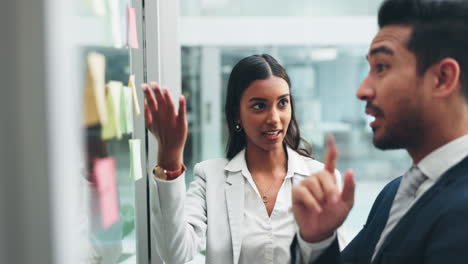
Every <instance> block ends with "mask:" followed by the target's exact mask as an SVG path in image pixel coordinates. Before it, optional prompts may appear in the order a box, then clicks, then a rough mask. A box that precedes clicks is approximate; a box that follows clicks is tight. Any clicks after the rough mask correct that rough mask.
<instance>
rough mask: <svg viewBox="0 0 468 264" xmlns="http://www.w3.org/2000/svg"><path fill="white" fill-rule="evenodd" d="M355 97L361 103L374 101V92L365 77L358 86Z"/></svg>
mask: <svg viewBox="0 0 468 264" xmlns="http://www.w3.org/2000/svg"><path fill="white" fill-rule="evenodd" d="M356 97H357V98H358V99H360V100H363V101H369V100H372V99H374V97H375V90H374V89H373V88H372V86H371V83H370V81H369V78H368V77H367V78H366V79H364V80H363V81H362V83H361V85H360V86H359V88H358V90H357V92H356Z"/></svg>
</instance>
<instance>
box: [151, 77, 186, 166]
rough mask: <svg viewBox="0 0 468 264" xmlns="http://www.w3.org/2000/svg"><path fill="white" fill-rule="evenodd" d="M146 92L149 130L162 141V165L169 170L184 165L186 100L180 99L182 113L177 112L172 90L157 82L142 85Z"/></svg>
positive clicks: (160, 156)
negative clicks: (170, 93) (171, 93)
mask: <svg viewBox="0 0 468 264" xmlns="http://www.w3.org/2000/svg"><path fill="white" fill-rule="evenodd" d="M142 87H143V90H144V93H145V121H146V128H147V129H148V130H149V131H151V133H152V134H153V135H154V136H155V137H156V140H157V141H158V165H159V166H161V167H162V168H164V169H166V170H170V171H173V170H178V169H180V167H181V166H182V154H183V151H184V146H185V141H186V140H187V117H186V101H185V97H184V96H183V95H181V96H180V98H179V111H178V113H176V112H175V107H174V103H173V102H172V99H171V96H170V95H169V91H168V90H167V89H166V88H163V89H161V88H160V87H159V85H158V84H157V83H155V82H151V83H150V85H148V84H146V83H145V84H143V85H142Z"/></svg>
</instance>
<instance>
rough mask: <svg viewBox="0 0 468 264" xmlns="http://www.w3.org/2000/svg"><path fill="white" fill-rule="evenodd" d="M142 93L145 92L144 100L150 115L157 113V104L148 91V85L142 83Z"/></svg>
mask: <svg viewBox="0 0 468 264" xmlns="http://www.w3.org/2000/svg"><path fill="white" fill-rule="evenodd" d="M141 87H142V88H143V91H144V92H145V100H146V103H147V105H148V107H149V110H150V112H151V113H156V112H157V111H158V102H157V101H156V99H155V98H154V95H153V93H152V92H151V91H150V88H149V87H148V84H146V83H144V84H142V85H141Z"/></svg>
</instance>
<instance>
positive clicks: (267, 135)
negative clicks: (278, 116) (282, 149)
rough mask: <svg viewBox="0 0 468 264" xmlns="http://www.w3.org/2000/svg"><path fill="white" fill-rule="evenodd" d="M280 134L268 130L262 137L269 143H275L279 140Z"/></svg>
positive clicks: (279, 132)
mask: <svg viewBox="0 0 468 264" xmlns="http://www.w3.org/2000/svg"><path fill="white" fill-rule="evenodd" d="M281 132H282V130H270V131H265V132H263V133H262V135H263V136H264V137H265V138H266V139H268V140H269V141H276V140H278V139H279V138H280V134H281Z"/></svg>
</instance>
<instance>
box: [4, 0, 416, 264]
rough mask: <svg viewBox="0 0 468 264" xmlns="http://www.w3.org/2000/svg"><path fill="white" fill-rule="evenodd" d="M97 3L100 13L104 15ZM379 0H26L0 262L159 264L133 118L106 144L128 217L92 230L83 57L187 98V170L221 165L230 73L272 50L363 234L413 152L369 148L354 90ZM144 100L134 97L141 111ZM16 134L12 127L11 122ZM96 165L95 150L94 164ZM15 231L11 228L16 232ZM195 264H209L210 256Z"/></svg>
mask: <svg viewBox="0 0 468 264" xmlns="http://www.w3.org/2000/svg"><path fill="white" fill-rule="evenodd" d="M90 3H101V4H102V3H104V4H105V5H104V6H105V10H107V11H106V12H104V13H102V12H101V13H100V12H95V11H96V10H95V9H93V8H90ZM380 3H381V0H353V1H348V0H329V1H315V0H312V1H311V0H297V1H288V2H285V1H279V0H269V1H267V0H255V1H250V0H249V1H248V0H180V1H175V0H159V1H140V0H115V1H114V0H80V1H71V0H69V1H63V0H34V1H33V0H17V1H8V3H7V4H6V7H5V8H4V9H3V10H2V14H3V15H2V16H1V17H2V18H1V19H2V22H3V23H0V24H2V32H3V34H2V35H3V36H6V37H5V40H4V44H2V45H4V48H3V49H2V57H5V58H6V61H7V62H8V63H6V64H4V65H3V66H2V67H3V68H2V73H3V74H4V75H2V78H3V79H4V80H5V82H4V86H3V88H2V92H3V95H4V96H2V97H1V98H2V104H1V105H2V111H1V112H2V120H3V119H4V120H6V121H4V122H3V124H5V126H3V128H2V129H1V130H0V131H1V133H2V134H1V135H2V136H1V137H0V138H1V139H0V140H2V156H1V162H2V175H3V177H2V187H1V191H0V206H1V207H0V209H1V211H2V215H1V217H0V237H2V239H1V240H0V263H32V262H35V263H127V264H130V263H141V264H146V263H152V264H157V263H161V260H160V259H159V258H158V256H157V252H155V249H154V244H153V246H152V243H154V241H153V240H152V238H151V234H150V232H149V226H148V223H149V212H148V206H149V203H150V202H151V201H149V196H148V192H147V191H148V189H147V187H148V177H151V174H149V173H148V172H150V171H151V169H152V167H153V165H154V162H155V160H156V153H157V151H156V150H157V146H156V144H155V142H154V140H153V139H152V137H151V135H149V137H148V135H147V133H146V131H145V129H144V121H143V119H142V116H141V115H139V116H136V115H135V117H134V127H135V129H134V131H133V132H132V133H128V134H126V135H124V136H123V137H122V138H119V139H117V138H115V139H112V140H107V141H105V142H101V143H102V144H104V145H105V154H102V153H99V155H101V154H102V155H108V156H112V157H114V158H115V159H116V163H117V167H116V184H117V195H118V197H117V198H118V200H117V201H118V207H119V220H118V221H116V222H115V223H114V224H113V225H112V226H111V227H109V228H101V227H96V225H93V224H92V223H93V222H94V221H95V219H94V218H95V217H96V215H95V212H94V211H93V204H94V203H95V202H96V201H95V200H93V199H97V198H93V197H94V196H93V195H95V189H93V188H94V187H93V185H92V183H90V182H89V181H88V179H87V178H86V177H85V175H86V174H87V172H86V165H85V164H86V156H87V155H89V153H90V152H89V151H90V150H89V142H90V139H93V138H94V136H95V134H93V133H96V131H95V130H94V128H83V126H82V123H81V121H82V112H83V98H82V96H83V89H84V88H83V86H84V80H85V75H86V58H87V54H89V53H90V52H98V53H100V54H102V55H103V56H105V58H106V70H105V79H106V82H107V81H111V80H113V81H121V82H122V83H124V84H126V82H127V81H128V77H129V75H131V74H134V75H135V78H136V86H137V88H139V85H140V83H141V82H147V81H151V80H156V81H159V82H160V83H162V84H163V85H164V86H166V87H169V88H170V91H171V95H172V96H173V98H176V97H177V95H178V94H180V93H183V94H184V95H185V96H186V97H187V99H188V119H189V138H188V142H187V144H186V150H185V153H184V159H185V163H186V164H187V167H188V168H189V173H188V174H187V175H188V177H187V184H188V183H189V182H190V181H191V180H192V178H191V176H190V175H191V169H192V168H193V165H194V164H195V163H197V162H199V161H202V160H205V159H209V158H215V157H221V156H224V150H225V143H226V135H227V131H226V127H225V120H224V113H223V108H224V97H225V92H226V85H227V80H228V77H229V74H230V71H231V69H232V67H233V66H234V65H235V64H236V63H237V61H239V60H240V59H241V58H243V57H245V56H249V55H252V54H261V53H268V54H270V55H272V56H274V57H275V58H276V59H277V60H278V61H279V62H280V63H281V64H282V65H283V66H285V68H286V70H287V71H288V73H289V75H290V77H291V81H292V93H293V96H294V98H295V101H296V106H297V107H296V115H297V118H298V121H299V124H300V126H301V132H302V135H303V137H304V138H305V139H306V140H308V141H309V142H310V143H312V146H313V155H314V156H315V157H316V158H317V159H318V160H320V161H322V159H323V153H324V142H325V136H326V135H327V134H330V133H331V134H333V135H335V138H336V140H337V143H338V147H339V150H340V154H339V161H338V169H339V170H340V171H341V172H342V173H344V171H345V170H346V169H347V168H353V169H354V171H355V174H356V179H357V191H356V202H355V207H354V209H353V210H352V212H351V215H350V216H349V217H348V219H347V220H346V222H345V224H344V229H343V230H344V231H345V232H346V235H347V237H348V239H352V237H353V236H354V235H355V234H356V233H357V232H358V231H359V229H360V228H361V227H362V224H363V223H364V221H365V219H366V217H367V214H368V212H369V210H370V206H371V205H372V202H373V201H374V199H375V197H376V195H377V194H378V192H379V191H380V190H381V189H382V187H383V186H384V185H385V183H386V182H388V181H389V180H390V179H392V178H394V177H397V176H398V175H400V174H402V172H403V171H405V170H406V169H407V168H408V167H409V166H410V164H409V159H408V157H407V154H406V153H405V152H404V151H385V152H383V151H379V150H377V149H375V148H374V147H373V146H372V140H371V138H372V131H371V130H370V128H369V126H368V123H369V118H368V117H367V116H366V115H365V114H364V103H363V102H360V101H359V100H357V99H356V97H355V92H356V89H357V88H358V86H359V84H360V82H361V81H362V80H363V78H364V76H365V75H366V74H367V72H368V70H369V68H368V65H367V61H366V59H365V55H366V53H367V49H368V46H369V43H370V42H371V40H372V37H373V35H374V34H375V33H376V32H377V25H376V24H377V21H376V12H377V9H378V6H379V4H380ZM127 6H132V7H134V8H135V9H136V14H137V17H136V20H137V32H138V38H139V40H138V41H139V44H140V45H139V48H138V49H128V48H127V47H126V46H125V44H124V40H125V38H126V35H125V33H124V32H125V30H126V29H125V26H126V25H125V24H126V13H125V10H126V8H127ZM142 97H143V95H142V93H141V90H140V89H138V100H139V101H140V105H142ZM7 124H8V125H7ZM129 139H140V140H141V144H142V149H141V155H142V161H141V163H142V168H143V171H144V177H143V178H142V179H139V180H133V179H132V178H130V177H129V171H130V166H131V165H130V162H129V160H130V150H129V144H128V140H129ZM94 154H96V153H94ZM12 227H14V228H12ZM194 263H204V256H203V253H200V255H199V256H198V257H197V258H196V259H195V260H194Z"/></svg>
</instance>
